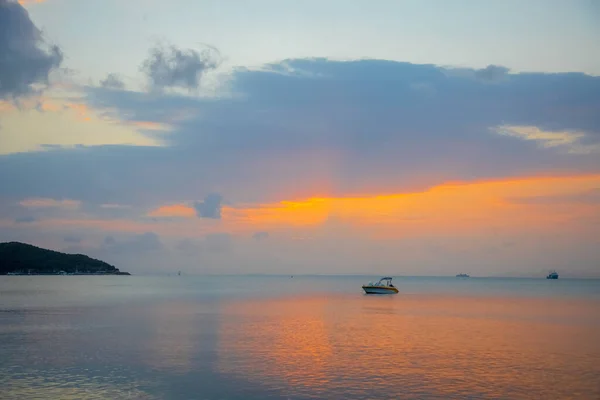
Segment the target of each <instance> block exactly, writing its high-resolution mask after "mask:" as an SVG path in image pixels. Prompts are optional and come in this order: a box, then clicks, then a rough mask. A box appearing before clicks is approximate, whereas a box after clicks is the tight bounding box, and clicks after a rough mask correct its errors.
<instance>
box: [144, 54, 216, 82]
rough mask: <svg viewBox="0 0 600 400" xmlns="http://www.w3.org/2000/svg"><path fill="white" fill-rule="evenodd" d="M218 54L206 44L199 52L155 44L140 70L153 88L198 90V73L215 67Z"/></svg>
mask: <svg viewBox="0 0 600 400" xmlns="http://www.w3.org/2000/svg"><path fill="white" fill-rule="evenodd" d="M219 63H220V59H219V53H218V51H217V50H216V49H215V48H212V47H207V48H206V49H204V50H202V51H200V52H199V51H197V50H194V49H185V50H184V49H180V48H178V47H176V46H161V45H157V46H155V47H153V48H152V49H150V54H149V56H148V58H147V59H146V60H145V61H144V63H143V64H142V67H141V69H142V71H143V72H144V73H145V74H146V77H147V78H148V82H149V83H150V85H151V87H152V88H154V89H159V90H162V89H166V88H183V89H188V90H192V89H198V88H199V87H200V82H201V79H202V76H203V75H204V74H205V73H206V72H207V71H210V70H213V69H215V68H217V67H218V66H219Z"/></svg>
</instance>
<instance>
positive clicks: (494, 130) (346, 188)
mask: <svg viewBox="0 0 600 400" xmlns="http://www.w3.org/2000/svg"><path fill="white" fill-rule="evenodd" d="M598 20H600V6H599V5H598V2H596V1H593V0H580V1H577V0H565V1H558V0H544V1H538V0H531V1H528V2H517V1H512V0H503V1H496V0H490V1H486V2H482V1H475V0H471V1H468V0H457V1H453V2H446V1H433V0H428V1H416V0H415V1H384V0H380V1H372V0H371V1H368V2H367V1H359V0H345V1H338V0H331V1H327V2H322V1H321V2H317V1H312V0H309V1H302V2H299V1H291V0H289V1H275V0H260V1H259V0H257V1H253V2H246V1H241V0H239V1H238V0H232V1H227V2H223V1H191V0H172V1H169V2H165V1H159V0H138V1H129V2H124V1H116V0H21V1H13V0H0V55H1V57H0V241H23V242H27V243H31V244H34V245H37V246H41V247H46V248H51V249H54V250H58V251H64V252H72V253H83V254H87V255H90V256H92V257H95V258H100V259H102V260H104V261H107V262H110V263H111V264H114V265H116V266H117V267H119V268H120V269H122V270H126V271H130V272H132V273H136V274H146V273H147V274H156V273H159V274H168V273H174V272H177V271H179V270H181V271H182V272H184V273H187V274H254V273H268V274H294V275H299V274H386V275H387V274H391V275H393V276H402V275H426V276H427V275H435V276H443V275H450V276H452V275H455V274H457V273H459V272H467V273H470V274H472V275H473V276H529V277H543V276H545V274H546V273H547V271H548V270H551V269H557V270H558V271H559V273H560V274H561V276H564V277H573V278H575V277H600V250H598V249H599V248H600V25H599V24H598V23H597V21H598Z"/></svg>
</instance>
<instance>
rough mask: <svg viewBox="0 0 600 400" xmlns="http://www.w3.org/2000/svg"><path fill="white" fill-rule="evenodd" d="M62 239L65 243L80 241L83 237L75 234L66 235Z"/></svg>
mask: <svg viewBox="0 0 600 400" xmlns="http://www.w3.org/2000/svg"><path fill="white" fill-rule="evenodd" d="M63 240H64V241H65V242H67V243H81V241H82V240H83V238H82V237H81V236H76V235H67V236H65V237H64V238H63Z"/></svg>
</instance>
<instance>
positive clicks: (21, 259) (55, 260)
mask: <svg viewBox="0 0 600 400" xmlns="http://www.w3.org/2000/svg"><path fill="white" fill-rule="evenodd" d="M0 275H131V274H130V273H129V272H121V271H119V269H118V268H116V267H115V266H113V265H110V264H108V263H105V262H104V261H100V260H96V259H94V258H91V257H88V256H86V255H83V254H66V253H61V252H58V251H53V250H48V249H42V248H40V247H36V246H33V245H30V244H27V243H20V242H8V243H0Z"/></svg>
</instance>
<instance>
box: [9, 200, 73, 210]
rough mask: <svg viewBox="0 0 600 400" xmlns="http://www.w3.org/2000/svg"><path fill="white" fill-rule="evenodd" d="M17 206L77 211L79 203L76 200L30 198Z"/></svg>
mask: <svg viewBox="0 0 600 400" xmlns="http://www.w3.org/2000/svg"><path fill="white" fill-rule="evenodd" d="M19 205H20V206H22V207H25V208H63V209H77V208H79V207H80V206H81V201H78V200H69V199H64V200H55V199H49V198H31V199H25V200H21V201H20V202H19Z"/></svg>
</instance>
